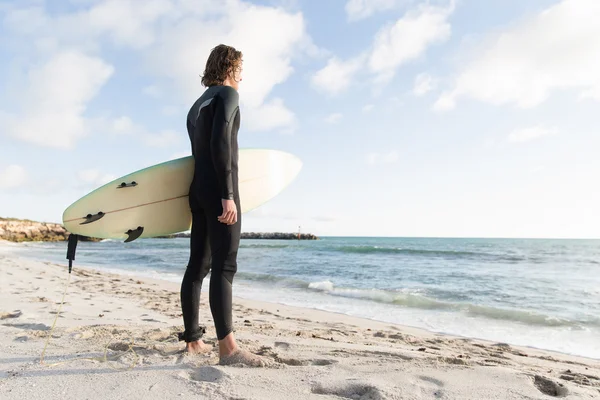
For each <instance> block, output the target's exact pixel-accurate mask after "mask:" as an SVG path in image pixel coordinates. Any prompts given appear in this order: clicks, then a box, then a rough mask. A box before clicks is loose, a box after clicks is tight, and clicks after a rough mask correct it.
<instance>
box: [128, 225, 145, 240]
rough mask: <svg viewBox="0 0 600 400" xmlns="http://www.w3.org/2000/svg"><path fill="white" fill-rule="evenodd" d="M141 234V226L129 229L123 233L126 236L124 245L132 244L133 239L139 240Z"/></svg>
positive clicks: (142, 230)
mask: <svg viewBox="0 0 600 400" xmlns="http://www.w3.org/2000/svg"><path fill="white" fill-rule="evenodd" d="M143 232H144V227H143V226H138V227H137V229H129V230H128V231H127V232H125V233H126V234H127V239H125V242H124V243H128V242H133V241H134V240H135V239H137V238H139V237H140V236H141V234H142V233H143Z"/></svg>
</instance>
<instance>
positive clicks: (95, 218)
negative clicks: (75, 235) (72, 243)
mask: <svg viewBox="0 0 600 400" xmlns="http://www.w3.org/2000/svg"><path fill="white" fill-rule="evenodd" d="M104 215H105V214H104V213H103V212H102V211H100V212H99V213H98V214H93V215H92V214H88V215H86V216H85V217H84V218H85V221H83V222H82V223H80V224H79V225H85V224H89V223H92V222H95V221H98V220H99V219H100V218H102V217H104Z"/></svg>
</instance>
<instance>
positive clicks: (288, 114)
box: [241, 98, 296, 133]
mask: <svg viewBox="0 0 600 400" xmlns="http://www.w3.org/2000/svg"><path fill="white" fill-rule="evenodd" d="M241 115H242V118H243V120H244V121H245V122H244V129H247V130H248V131H268V130H271V129H277V128H279V129H280V130H281V132H286V133H291V132H293V131H294V129H295V124H296V116H295V115H294V113H293V112H292V111H290V110H289V109H288V108H287V107H286V106H285V105H284V104H283V100H282V99H280V98H274V99H273V100H271V101H269V102H267V103H265V104H263V105H261V106H260V107H256V108H254V109H253V108H251V107H248V108H245V109H244V110H243V111H242V112H241Z"/></svg>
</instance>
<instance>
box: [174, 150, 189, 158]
mask: <svg viewBox="0 0 600 400" xmlns="http://www.w3.org/2000/svg"><path fill="white" fill-rule="evenodd" d="M191 155H192V151H191V150H186V151H178V152H177V153H173V154H171V159H172V160H173V159H176V158H183V157H189V156H191Z"/></svg>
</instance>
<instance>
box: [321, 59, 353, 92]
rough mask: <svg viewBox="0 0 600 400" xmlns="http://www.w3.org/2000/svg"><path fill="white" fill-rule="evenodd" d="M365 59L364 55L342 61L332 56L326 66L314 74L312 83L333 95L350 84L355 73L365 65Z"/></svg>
mask: <svg viewBox="0 0 600 400" xmlns="http://www.w3.org/2000/svg"><path fill="white" fill-rule="evenodd" d="M364 60H365V59H364V57H357V58H353V59H351V60H348V61H342V60H340V59H339V58H337V57H332V58H330V59H329V61H327V65H326V66H325V67H323V68H322V69H320V70H319V71H317V72H316V73H315V74H314V75H313V76H312V78H311V83H312V85H313V87H314V88H316V89H318V90H320V91H322V92H326V93H329V94H332V95H335V94H338V93H341V92H342V91H344V90H346V89H347V88H348V87H349V86H350V84H351V83H352V80H353V79H354V75H356V73H357V72H358V71H359V70H360V69H361V68H362V67H363V64H364Z"/></svg>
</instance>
